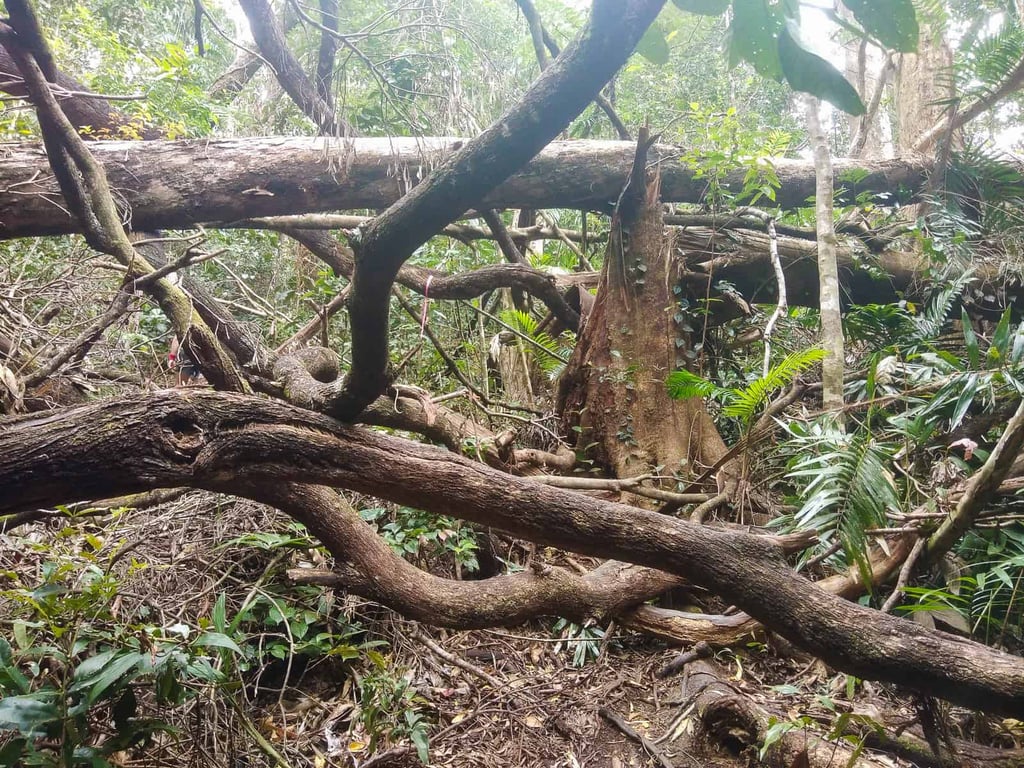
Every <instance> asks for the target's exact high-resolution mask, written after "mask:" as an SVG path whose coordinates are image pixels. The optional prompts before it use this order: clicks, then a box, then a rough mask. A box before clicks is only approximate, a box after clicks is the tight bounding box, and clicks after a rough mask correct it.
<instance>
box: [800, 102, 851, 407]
mask: <svg viewBox="0 0 1024 768" xmlns="http://www.w3.org/2000/svg"><path fill="white" fill-rule="evenodd" d="M819 106H820V103H819V102H818V100H817V99H807V133H808V135H809V136H810V140H811V146H812V147H813V149H814V172H815V176H816V177H817V188H816V190H815V195H814V208H815V214H816V216H817V220H818V281H819V286H820V287H819V297H820V298H819V301H820V312H821V344H822V346H823V347H824V348H825V351H826V352H827V353H828V354H827V355H826V357H825V360H824V361H823V362H822V377H821V378H822V384H823V392H824V406H825V410H828V411H833V412H835V413H836V415H837V416H839V417H840V420H841V419H842V407H843V368H844V365H843V360H844V353H843V319H842V309H841V307H840V305H839V266H838V264H837V261H836V251H837V249H838V242H837V241H836V231H835V226H834V224H833V221H832V157H831V154H830V152H829V148H828V143H827V142H826V140H825V134H824V133H823V132H822V130H821V120H820V119H819V118H818V108H819Z"/></svg>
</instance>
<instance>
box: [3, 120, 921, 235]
mask: <svg viewBox="0 0 1024 768" xmlns="http://www.w3.org/2000/svg"><path fill="white" fill-rule="evenodd" d="M465 141H466V140H465V139H458V138H437V137H424V138H398V137H395V138H366V139H362V138H361V139H344V140H343V139H332V138H293V137H275V138H250V139H192V140H181V141H145V142H142V141H136V142H126V141H110V142H96V143H94V144H93V145H92V146H91V147H90V149H91V150H92V152H93V153H94V155H95V157H96V160H97V161H98V162H99V163H101V164H102V165H103V167H104V169H105V170H106V173H107V177H108V178H109V180H110V185H111V187H112V188H113V189H114V191H115V195H116V197H117V200H118V203H119V205H120V206H121V210H122V212H123V215H124V219H125V221H126V222H127V223H128V224H129V225H130V226H131V228H132V229H134V230H137V231H151V230H157V229H186V228H188V227H192V226H194V225H196V224H210V223H215V222H231V221H235V220H237V219H246V218H252V217H257V216H280V215H286V214H296V213H311V212H316V211H331V210H352V209H365V208H386V207H387V206H389V205H391V204H392V203H394V202H395V201H396V200H398V198H399V197H401V196H402V195H404V194H406V193H407V192H408V191H409V190H410V189H412V188H413V187H414V186H415V185H416V184H418V183H419V182H420V181H421V180H422V179H423V178H424V177H425V176H426V174H427V173H428V172H429V171H430V170H431V169H433V168H435V167H437V166H438V165H440V164H441V163H442V162H443V161H444V160H445V159H447V158H448V157H449V156H451V155H452V153H453V152H455V151H456V150H457V149H458V148H460V147H461V146H462V145H463V144H464V143H465ZM635 149H636V145H635V144H634V143H633V142H627V141H582V140H575V141H555V142H552V143H551V144H549V145H548V146H547V147H545V148H544V149H543V150H542V151H541V152H540V153H539V154H538V155H537V156H536V157H535V158H534V159H533V160H532V161H531V162H530V163H529V164H528V165H527V166H526V167H525V168H523V169H522V170H521V171H520V172H519V173H517V174H515V175H514V176H512V177H511V178H510V179H508V181H506V182H504V183H503V184H500V185H499V186H498V187H497V188H495V189H494V190H493V191H492V192H491V193H490V194H488V195H487V196H486V197H485V198H484V200H483V201H481V205H484V206H487V207H493V208H522V207H526V208H586V209H590V210H599V211H600V210H610V209H611V207H612V205H613V204H614V202H615V200H616V199H617V198H618V196H619V192H620V191H621V190H622V184H623V182H624V180H625V179H626V176H627V175H628V174H629V169H630V165H631V163H632V161H633V154H634V152H635ZM684 151H685V150H684V149H683V148H680V147H675V146H670V145H660V144H659V145H655V146H654V147H652V148H651V150H650V159H651V162H658V163H659V164H660V166H661V196H662V199H663V200H665V201H666V202H698V201H700V200H701V199H702V197H703V195H704V192H705V186H706V184H705V182H704V181H703V180H701V179H695V178H694V173H693V171H692V170H691V169H690V167H689V165H688V164H687V163H686V162H684V161H683V160H682V159H681V156H682V154H683V152H684ZM773 164H774V165H775V168H776V172H777V174H778V177H779V180H780V182H781V184H782V186H781V188H780V189H779V192H778V196H777V197H778V200H777V202H778V204H779V205H780V206H782V207H796V206H801V205H803V204H804V202H805V200H806V198H807V197H808V195H810V194H813V191H814V169H813V168H812V167H811V165H810V164H809V163H808V162H806V161H803V160H788V159H781V158H780V159H776V160H773ZM836 165H837V169H836V178H837V179H839V180H840V183H844V185H845V187H846V188H849V190H850V193H851V194H856V193H859V192H864V191H891V190H893V189H896V188H905V189H907V190H911V191H912V190H916V189H920V187H921V185H922V184H923V182H924V179H925V176H926V174H927V171H928V169H929V165H928V164H927V163H924V162H919V161H903V160H887V161H881V162H874V163H864V162H858V163H853V162H849V163H846V164H843V163H840V162H837V164H836ZM855 169H856V170H857V171H858V182H857V183H856V184H855V185H851V184H849V183H846V182H842V179H843V171H853V170H855ZM861 171H863V172H864V173H865V174H866V175H864V176H863V177H861V176H860V172H861ZM743 173H744V172H743V171H742V170H740V171H737V172H736V173H734V174H730V175H728V176H727V177H726V179H725V180H724V186H727V187H729V186H737V187H738V186H741V185H742V177H743ZM77 231H79V225H78V223H77V222H76V221H75V220H74V219H73V217H71V216H69V214H68V208H67V206H66V205H65V203H64V201H63V198H62V197H61V196H60V193H59V191H58V189H57V185H56V182H55V181H54V179H53V175H52V173H51V171H50V166H49V163H47V160H46V153H45V152H44V151H43V149H42V147H41V146H40V145H38V144H5V145H3V146H0V239H11V238H16V237H30V236H41V235H59V234H67V233H70V232H77Z"/></svg>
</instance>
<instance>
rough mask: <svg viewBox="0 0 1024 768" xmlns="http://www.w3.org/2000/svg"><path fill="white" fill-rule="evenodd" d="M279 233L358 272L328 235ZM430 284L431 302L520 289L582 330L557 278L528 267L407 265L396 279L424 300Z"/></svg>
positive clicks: (337, 267) (345, 270)
mask: <svg viewBox="0 0 1024 768" xmlns="http://www.w3.org/2000/svg"><path fill="white" fill-rule="evenodd" d="M280 231H281V232H284V234H286V235H288V236H289V237H291V238H293V239H295V240H297V241H299V242H300V243H302V244H303V245H304V246H306V247H307V248H308V249H309V250H310V251H312V252H313V254H314V255H316V256H317V257H318V258H319V259H320V260H321V261H323V262H324V263H325V264H327V265H328V266H329V267H330V268H331V269H333V270H334V273H335V274H336V275H341V276H344V277H348V278H351V277H352V275H353V273H354V271H355V257H354V254H353V253H352V251H351V249H349V248H347V247H346V246H344V245H342V244H341V243H339V242H338V241H337V240H336V239H335V238H333V237H332V236H331V235H329V234H328V233H327V232H323V231H319V230H310V229H293V228H291V227H287V228H281V229H280ZM428 280H429V281H430V289H429V294H430V298H432V299H467V300H468V299H475V298H476V297H477V296H482V295H483V294H485V293H487V292H488V291H493V290H495V289H497V288H518V289H520V290H523V291H525V292H527V293H529V294H530V295H532V296H536V297H537V298H538V299H540V300H541V301H543V302H544V303H545V304H546V305H547V306H548V308H549V309H550V310H551V312H552V313H553V314H554V315H555V316H556V317H557V318H558V319H559V320H561V321H562V322H563V323H564V324H565V325H566V327H568V328H571V329H576V328H578V327H579V322H580V316H579V313H578V312H577V311H576V310H575V309H573V308H572V307H571V306H569V303H568V302H567V301H566V300H565V297H564V296H562V292H561V291H560V290H559V289H558V285H557V283H556V281H555V278H554V277H553V276H551V275H546V274H544V273H543V272H541V271H540V270H537V269H534V268H533V267H530V266H528V265H527V264H494V265H492V266H487V267H480V268H479V269H474V270H470V271H468V272H460V273H458V274H454V275H452V274H449V273H447V272H442V271H441V270H439V269H428V268H426V267H416V266H410V265H405V266H403V267H402V268H401V269H400V270H399V271H398V275H397V276H396V277H395V282H397V283H399V284H400V285H403V286H405V287H406V288H408V289H409V290H411V291H415V292H416V293H418V294H420V295H421V296H422V295H424V294H426V293H428V290H427V281H428Z"/></svg>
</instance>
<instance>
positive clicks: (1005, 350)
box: [988, 310, 1010, 363]
mask: <svg viewBox="0 0 1024 768" xmlns="http://www.w3.org/2000/svg"><path fill="white" fill-rule="evenodd" d="M1009 351H1010V310H1006V311H1005V312H1003V316H1002V317H1000V318H999V324H998V325H996V329H995V330H994V331H992V344H991V346H989V348H988V359H989V361H990V362H992V363H1003V362H1005V361H1006V358H1007V356H1008V354H1009Z"/></svg>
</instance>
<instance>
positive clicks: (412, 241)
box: [246, 0, 664, 420]
mask: <svg viewBox="0 0 1024 768" xmlns="http://www.w3.org/2000/svg"><path fill="white" fill-rule="evenodd" d="M253 1H254V0H246V2H253ZM662 5H664V0H619V1H618V2H613V0H595V2H594V5H593V8H592V9H591V14H590V21H589V23H588V25H587V27H586V28H585V29H584V30H583V32H582V33H581V34H580V36H579V37H578V38H577V40H576V41H575V42H574V43H573V44H572V45H571V46H569V48H567V49H566V50H565V52H563V54H562V55H561V56H559V57H558V59H556V60H555V61H554V62H553V63H552V64H551V66H550V67H548V68H547V69H546V70H545V71H544V73H543V74H542V75H541V76H540V77H539V78H538V79H537V80H536V81H535V82H534V83H533V84H532V85H531V86H530V88H529V89H528V90H527V92H526V93H525V95H524V96H523V98H522V100H521V101H520V102H519V104H517V105H516V106H514V107H513V108H512V109H511V110H509V111H508V112H507V113H506V114H505V115H503V116H502V117H501V118H500V119H499V120H498V121H497V122H495V123H494V124H493V125H491V126H490V127H489V128H488V129H487V130H486V131H484V132H483V133H482V134H481V135H480V136H478V137H477V138H475V139H473V140H472V141H470V142H469V143H468V144H466V145H465V146H464V147H462V148H461V149H459V151H458V152H456V153H455V154H454V155H453V156H452V157H451V158H450V159H449V160H448V161H446V162H445V163H444V164H443V165H442V166H441V167H439V168H438V169H437V170H435V171H434V172H433V173H431V174H430V175H429V176H428V177H427V178H426V180H424V181H423V182H422V183H421V184H419V185H417V186H416V187H414V188H413V190H412V191H411V192H409V194H407V195H405V197H403V198H402V199H401V200H400V201H399V202H398V203H397V204H395V205H393V206H392V207H390V208H388V209H387V210H386V211H385V212H384V213H383V214H381V215H380V216H378V217H377V218H376V219H374V220H373V222H372V223H371V224H370V225H369V226H368V227H367V228H366V229H365V231H364V232H363V233H362V237H361V238H360V241H359V243H358V246H357V251H358V253H357V258H356V270H355V274H354V275H353V288H352V296H351V298H350V300H349V309H350V316H351V329H352V369H351V371H350V372H349V375H348V376H347V377H346V379H345V383H344V385H343V386H342V388H341V389H340V390H339V391H338V392H337V393H336V394H335V395H334V396H333V397H332V398H331V402H330V404H329V408H328V412H329V413H331V414H332V415H334V416H337V417H338V418H341V419H346V420H350V419H353V418H355V417H356V416H357V415H358V414H359V413H360V411H362V410H363V409H364V408H365V407H366V406H367V405H369V404H370V403H371V402H373V401H374V400H375V399H376V398H377V397H378V396H379V395H380V394H381V393H382V392H383V391H384V389H385V388H386V387H387V385H388V383H389V373H388V322H387V321H388V305H389V302H388V293H389V291H390V290H391V285H392V283H393V282H394V279H395V277H396V275H397V274H398V270H399V269H400V268H401V266H402V264H403V263H405V260H406V259H408V258H409V256H411V255H412V253H413V251H415V249H416V248H418V247H419V246H420V245H422V244H423V243H424V242H426V240H428V239H429V238H430V237H431V236H432V235H433V234H434V233H435V232H437V231H439V230H440V229H442V228H443V227H444V226H445V225H446V224H449V223H451V222H452V221H454V220H455V219H456V218H457V217H458V216H460V215H461V214H463V213H464V212H465V211H466V210H468V209H469V208H472V207H474V206H476V205H477V204H478V203H479V201H480V200H481V199H482V198H483V197H484V196H485V195H486V194H487V193H488V192H490V191H491V190H492V189H494V188H495V187H496V186H497V185H498V184H500V183H501V182H502V181H504V180H505V179H507V178H508V177H509V176H511V175H512V174H513V173H514V172H515V171H517V170H518V169H519V168H520V167H522V166H523V165H524V164H525V163H526V162H527V161H529V160H530V158H532V157H533V156H534V155H536V154H537V153H538V152H539V151H540V150H541V149H542V148H543V147H544V145H545V144H547V143H548V142H549V141H551V140H552V139H553V138H555V136H556V135H557V134H558V132H559V131H561V130H562V129H563V128H564V127H565V126H566V125H568V124H569V122H570V121H571V120H572V119H573V118H574V117H576V115H578V114H579V113H580V112H581V111H582V110H583V108H584V107H586V105H587V104H588V103H589V102H590V100H591V99H592V98H593V95H594V93H596V92H597V91H598V90H600V88H601V87H602V86H603V85H604V84H605V83H606V82H607V81H608V80H609V78H611V76H612V75H613V74H614V73H615V72H616V71H618V69H619V67H621V66H622V65H623V64H624V63H625V62H626V59H628V57H629V55H630V53H632V51H633V48H634V46H635V45H636V44H637V42H638V41H639V40H640V37H641V36H642V35H643V33H644V31H645V30H646V29H647V27H648V26H649V25H650V23H651V22H652V21H653V20H654V18H655V16H657V15H658V11H660V10H661V7H662Z"/></svg>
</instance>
